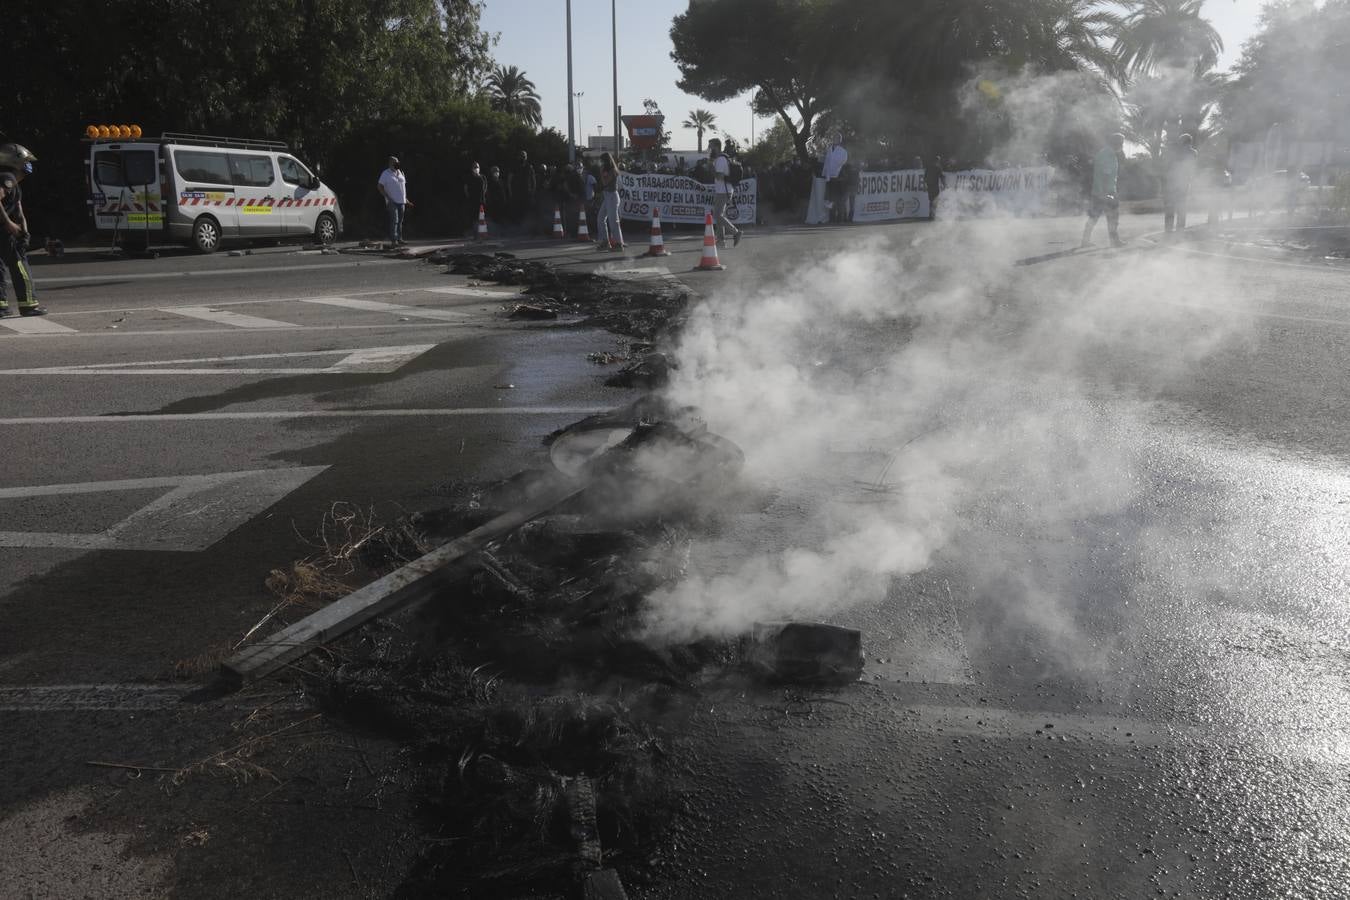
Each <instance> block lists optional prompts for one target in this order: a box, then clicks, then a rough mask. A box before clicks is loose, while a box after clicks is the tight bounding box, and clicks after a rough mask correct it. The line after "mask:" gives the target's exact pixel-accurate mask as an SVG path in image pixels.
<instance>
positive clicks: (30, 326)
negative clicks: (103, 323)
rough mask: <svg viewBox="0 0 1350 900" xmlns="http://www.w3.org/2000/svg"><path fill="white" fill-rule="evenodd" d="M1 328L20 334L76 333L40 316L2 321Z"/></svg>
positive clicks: (72, 329)
mask: <svg viewBox="0 0 1350 900" xmlns="http://www.w3.org/2000/svg"><path fill="white" fill-rule="evenodd" d="M0 326H3V327H5V328H8V329H9V330H10V331H17V332H18V333H19V334H73V333H74V331H75V329H74V328H67V327H66V326H64V325H58V324H57V323H55V322H53V321H52V320H51V319H44V318H41V317H39V316H29V317H27V318H8V319H0Z"/></svg>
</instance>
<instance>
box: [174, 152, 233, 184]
mask: <svg viewBox="0 0 1350 900" xmlns="http://www.w3.org/2000/svg"><path fill="white" fill-rule="evenodd" d="M173 161H174V165H176V166H177V167H178V175H179V177H180V178H182V179H183V180H184V181H195V182H198V183H200V184H233V183H234V180H233V179H232V178H231V177H230V164H229V161H228V160H227V159H226V158H225V154H224V153H209V152H206V151H203V150H175V151H174V154H173Z"/></svg>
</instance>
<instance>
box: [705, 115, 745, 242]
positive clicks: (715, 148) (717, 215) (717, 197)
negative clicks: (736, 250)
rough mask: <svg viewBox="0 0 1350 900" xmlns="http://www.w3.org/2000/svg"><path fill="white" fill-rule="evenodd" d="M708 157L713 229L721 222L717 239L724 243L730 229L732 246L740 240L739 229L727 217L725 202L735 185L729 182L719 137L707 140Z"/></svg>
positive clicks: (734, 191)
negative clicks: (710, 176) (709, 162)
mask: <svg viewBox="0 0 1350 900" xmlns="http://www.w3.org/2000/svg"><path fill="white" fill-rule="evenodd" d="M708 157H709V158H710V159H711V160H712V168H713V229H714V230H716V228H717V225H718V223H719V222H720V223H721V225H722V234H721V237H720V238H719V239H720V240H721V241H722V243H726V239H727V229H731V246H733V247H734V246H736V245H737V244H739V243H740V242H741V230H740V229H739V228H737V227H736V223H735V222H732V221H731V220H730V219H728V218H727V204H728V203H729V202H731V198H732V197H733V196H734V195H735V193H736V185H734V184H732V183H731V163H729V162H728V161H727V157H726V154H725V153H723V152H722V141H721V140H720V139H718V138H713V139H712V140H710V141H708Z"/></svg>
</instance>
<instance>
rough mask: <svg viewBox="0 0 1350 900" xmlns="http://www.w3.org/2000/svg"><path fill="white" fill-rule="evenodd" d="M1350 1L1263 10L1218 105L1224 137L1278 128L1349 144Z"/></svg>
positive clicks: (1289, 0)
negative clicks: (1276, 125)
mask: <svg viewBox="0 0 1350 900" xmlns="http://www.w3.org/2000/svg"><path fill="white" fill-rule="evenodd" d="M1347 48H1350V2H1347V0H1326V2H1325V3H1324V4H1322V5H1321V6H1317V5H1315V4H1313V3H1312V2H1311V0H1285V2H1280V3H1272V4H1271V5H1269V6H1267V7H1266V10H1265V12H1264V14H1263V15H1262V18H1261V23H1260V27H1259V29H1258V31H1257V33H1256V34H1255V35H1254V36H1253V37H1252V38H1251V40H1249V41H1248V42H1247V44H1246V45H1245V46H1244V47H1243V52H1242V57H1241V59H1240V60H1239V61H1238V63H1237V65H1236V66H1234V68H1233V75H1234V77H1233V79H1232V80H1231V82H1230V83H1229V84H1228V87H1227V89H1226V91H1225V93H1224V97H1223V100H1222V104H1221V113H1220V118H1221V120H1222V121H1223V123H1224V128H1225V131H1226V132H1228V133H1229V135H1230V136H1231V137H1234V138H1237V139H1245V140H1254V139H1258V138H1260V137H1261V136H1263V135H1264V134H1265V133H1266V131H1267V129H1269V128H1270V126H1272V125H1274V124H1276V123H1279V124H1280V125H1281V127H1282V130H1283V132H1284V134H1285V135H1286V136H1287V137H1288V136H1293V137H1298V138H1302V139H1305V140H1337V141H1341V142H1344V141H1346V140H1347V138H1350V134H1347V126H1346V123H1347V122H1350V92H1347V90H1346V85H1347V84H1350V52H1347Z"/></svg>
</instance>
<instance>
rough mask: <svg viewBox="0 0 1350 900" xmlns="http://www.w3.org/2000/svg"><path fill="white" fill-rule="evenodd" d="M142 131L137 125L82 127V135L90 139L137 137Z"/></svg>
mask: <svg viewBox="0 0 1350 900" xmlns="http://www.w3.org/2000/svg"><path fill="white" fill-rule="evenodd" d="M142 134H143V132H142V131H141V126H139V125H90V126H89V127H87V128H85V129H84V136H85V137H87V138H89V139H90V140H91V141H92V140H97V139H98V138H114V139H117V138H120V139H122V140H125V139H127V138H139V137H140V136H141V135H142Z"/></svg>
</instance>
